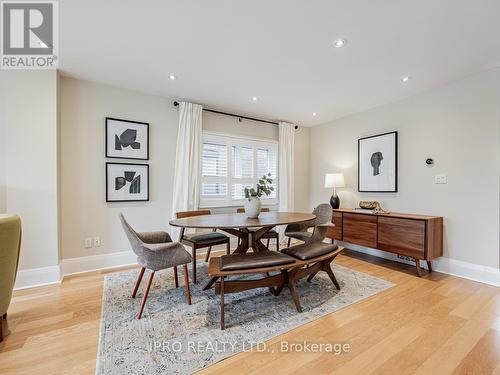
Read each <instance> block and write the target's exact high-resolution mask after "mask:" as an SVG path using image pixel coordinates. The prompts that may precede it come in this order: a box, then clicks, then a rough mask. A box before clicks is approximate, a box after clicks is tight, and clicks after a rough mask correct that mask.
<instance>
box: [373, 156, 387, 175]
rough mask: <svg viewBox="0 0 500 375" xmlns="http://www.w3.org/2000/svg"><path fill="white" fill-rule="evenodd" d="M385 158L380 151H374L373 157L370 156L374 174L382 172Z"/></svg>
mask: <svg viewBox="0 0 500 375" xmlns="http://www.w3.org/2000/svg"><path fill="white" fill-rule="evenodd" d="M383 159H384V157H383V155H382V153H381V152H380V151H377V152H374V153H373V154H372V157H371V158H370V163H372V167H373V175H374V176H377V175H379V174H380V163H381V162H382V160H383Z"/></svg>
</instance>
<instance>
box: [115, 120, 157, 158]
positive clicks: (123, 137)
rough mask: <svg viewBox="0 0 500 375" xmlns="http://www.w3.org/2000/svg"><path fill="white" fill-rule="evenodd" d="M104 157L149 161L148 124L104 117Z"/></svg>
mask: <svg viewBox="0 0 500 375" xmlns="http://www.w3.org/2000/svg"><path fill="white" fill-rule="evenodd" d="M106 157H107V158H120V159H140V160H148V159H149V124H148V123H146V122H138V121H128V120H120V119H116V118H111V117H106Z"/></svg>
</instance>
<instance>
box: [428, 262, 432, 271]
mask: <svg viewBox="0 0 500 375" xmlns="http://www.w3.org/2000/svg"><path fill="white" fill-rule="evenodd" d="M427 268H428V269H429V272H432V261H431V260H428V261H427Z"/></svg>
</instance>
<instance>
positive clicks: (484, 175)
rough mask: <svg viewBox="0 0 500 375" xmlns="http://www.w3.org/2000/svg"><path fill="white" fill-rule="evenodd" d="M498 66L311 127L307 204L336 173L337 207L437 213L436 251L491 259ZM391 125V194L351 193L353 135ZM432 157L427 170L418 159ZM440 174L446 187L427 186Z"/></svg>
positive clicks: (495, 245)
mask: <svg viewBox="0 0 500 375" xmlns="http://www.w3.org/2000/svg"><path fill="white" fill-rule="evenodd" d="M499 112H500V69H496V70H491V71H487V72H484V73H482V74H479V75H476V76H473V77H470V78H467V79H464V80H462V81H459V82H455V83H452V84H449V85H446V86H444V87H440V88H437V89H435V90H433V91H429V92H426V93H423V94H420V95H417V96H414V97H411V98H407V99H405V100H402V101H400V102H397V103H393V104H389V105H385V106H382V107H378V108H375V109H372V110H369V111H366V112H363V113H359V114H356V115H353V116H350V117H346V118H343V119H340V120H337V121H334V122H332V123H329V124H324V125H320V126H316V127H313V128H312V129H311V164H310V165H311V201H310V204H311V205H315V204H317V203H319V202H323V201H327V200H328V198H329V196H330V194H331V192H330V191H329V190H328V189H325V188H324V187H323V179H324V174H325V173H328V172H343V173H345V177H346V184H347V186H348V187H347V188H345V189H341V190H342V191H341V192H340V194H339V195H340V198H341V205H342V207H354V206H356V205H357V203H358V202H359V201H360V200H378V201H380V203H381V204H382V206H383V207H384V208H387V209H389V210H392V211H400V212H413V213H422V214H431V215H442V216H444V217H445V232H444V233H445V240H444V245H445V248H444V255H445V257H449V258H452V259H457V260H461V261H466V262H470V263H475V264H480V265H486V266H491V267H498V264H499V194H500V190H499V177H500V174H499V139H500V137H499V124H500V123H499V121H500V115H499ZM393 130H397V131H398V132H399V133H398V137H399V144H398V147H399V160H398V162H399V168H398V170H399V175H398V183H399V191H398V193H394V194H380V193H379V194H369V193H362V194H360V193H358V192H357V139H358V138H361V137H363V136H367V135H374V134H377V133H383V132H387V131H393ZM428 157H431V158H433V159H434V160H435V165H434V166H433V167H431V168H429V167H428V166H427V165H426V164H425V160H426V158H428ZM440 173H445V174H446V175H447V178H448V183H447V184H446V185H436V184H434V175H435V174H440Z"/></svg>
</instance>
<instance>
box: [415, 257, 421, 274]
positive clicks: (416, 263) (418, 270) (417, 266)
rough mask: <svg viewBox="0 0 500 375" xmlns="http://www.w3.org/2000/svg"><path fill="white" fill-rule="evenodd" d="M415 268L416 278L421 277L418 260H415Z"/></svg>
mask: <svg viewBox="0 0 500 375" xmlns="http://www.w3.org/2000/svg"><path fill="white" fill-rule="evenodd" d="M415 267H416V268H417V276H418V277H422V269H421V268H420V259H415Z"/></svg>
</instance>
